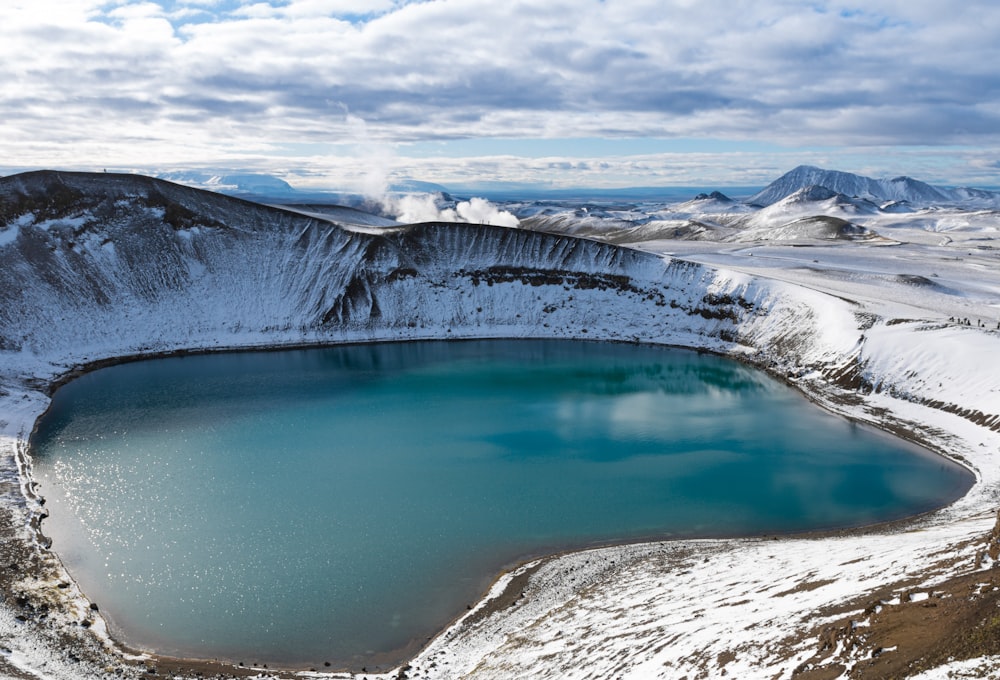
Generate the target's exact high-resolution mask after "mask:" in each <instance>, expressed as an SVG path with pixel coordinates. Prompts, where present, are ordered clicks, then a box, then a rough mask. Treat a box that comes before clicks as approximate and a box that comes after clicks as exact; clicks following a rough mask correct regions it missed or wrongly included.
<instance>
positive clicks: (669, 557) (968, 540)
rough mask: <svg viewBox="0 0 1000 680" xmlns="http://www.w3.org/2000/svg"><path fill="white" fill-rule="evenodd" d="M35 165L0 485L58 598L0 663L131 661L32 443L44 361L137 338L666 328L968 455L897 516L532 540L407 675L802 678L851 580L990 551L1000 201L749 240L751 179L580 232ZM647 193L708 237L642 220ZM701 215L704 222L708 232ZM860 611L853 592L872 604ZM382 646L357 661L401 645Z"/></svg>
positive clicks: (80, 669) (233, 344)
mask: <svg viewBox="0 0 1000 680" xmlns="http://www.w3.org/2000/svg"><path fill="white" fill-rule="evenodd" d="M7 179H8V180H10V179H12V178H7ZM20 182H21V184H20V185H19V186H13V188H11V186H10V184H8V186H7V188H6V191H7V192H8V193H7V196H8V197H10V196H15V195H16V196H22V195H35V194H37V192H50V193H51V192H52V190H53V187H54V186H56V187H62V188H63V189H65V190H66V191H67V192H68V193H69V194H70V195H71V197H70V198H67V199H66V201H65V202H66V207H65V208H62V207H61V208H58V209H57V208H50V207H44V206H42V207H39V204H38V203H37V202H30V201H21V202H20V203H19V205H25V206H28V207H29V208H31V210H25V211H24V212H20V213H18V214H16V215H10V216H8V217H7V221H6V224H5V225H4V226H2V227H0V265H2V269H0V277H3V281H2V283H3V284H4V285H3V287H2V289H0V290H2V292H0V296H2V302H3V307H2V309H0V339H2V344H0V352H2V363H0V367H2V368H0V454H2V461H0V483H2V488H0V500H2V504H3V509H4V511H5V512H9V513H10V515H11V517H12V518H13V520H12V524H13V526H14V527H15V530H16V531H15V533H16V534H17V535H16V536H14V537H13V539H11V540H12V541H14V542H19V545H21V546H22V547H23V546H28V547H29V549H30V550H32V551H34V553H33V554H34V555H35V557H34V558H33V559H36V560H39V561H41V562H43V563H44V564H45V565H46V568H47V569H48V571H46V572H45V574H46V575H45V577H44V578H35V577H33V576H29V575H25V576H24V577H23V578H15V579H14V583H15V585H16V587H17V588H18V591H19V592H25V593H29V591H30V593H35V594H36V595H38V596H39V597H46V598H49V597H51V598H53V613H52V614H51V615H49V616H46V617H42V620H41V621H39V620H38V618H37V617H36V618H31V617H25V616H24V615H23V612H19V611H17V610H16V608H14V607H0V644H2V646H3V648H2V649H0V664H4V665H0V672H3V671H8V672H10V674H11V677H36V678H51V679H52V680H55V679H57V678H81V677H95V678H96V677H106V676H108V675H112V673H111V671H108V670H107V669H108V668H119V670H120V671H121V673H123V674H125V675H128V674H129V673H131V674H132V676H133V677H140V676H141V672H140V671H138V670H136V669H137V668H138V667H137V666H134V665H133V666H128V665H127V664H125V665H122V664H116V663H115V659H125V658H127V657H123V656H121V652H118V651H115V649H114V644H113V641H111V640H110V639H109V638H108V637H107V635H106V630H105V629H104V628H103V625H102V624H101V620H100V617H99V616H94V615H93V614H92V613H91V610H89V609H88V603H87V601H86V599H85V598H84V597H83V594H82V593H79V591H78V590H77V589H76V588H75V586H73V585H72V583H70V582H69V580H68V578H67V576H66V575H65V573H64V572H62V571H61V570H60V566H59V564H58V559H57V556H56V555H55V554H54V553H52V552H51V551H49V550H47V548H46V547H45V546H44V541H43V540H40V539H39V537H38V536H37V535H36V533H35V527H36V526H37V524H38V521H39V517H40V516H42V515H43V514H44V507H43V505H41V502H40V500H39V498H38V497H37V496H36V495H35V493H34V490H33V486H32V481H31V477H30V455H29V452H28V451H27V448H26V443H27V437H28V435H29V434H30V431H31V429H32V427H33V424H34V421H35V420H36V419H37V418H38V417H39V416H40V415H41V413H42V412H43V411H44V410H45V408H46V405H47V403H48V396H47V393H48V389H49V387H50V385H51V384H52V383H53V382H54V381H56V380H58V379H60V377H61V376H63V375H65V374H66V373H67V372H69V371H72V370H74V369H76V368H78V367H81V366H86V365H90V364H93V362H98V361H103V360H109V359H113V358H115V357H122V356H134V355H149V356H153V355H157V354H163V353H168V352H172V351H177V350H202V349H212V350H214V349H220V350H222V349H236V348H242V347H261V346H294V345H303V344H322V343H330V342H347V341H373V340H399V339H411V338H435V337H452V338H457V337H502V336H507V337H568V338H587V339H598V340H615V341H628V342H647V343H655V344H668V345H675V346H681V347H689V348H694V349H704V350H709V351H713V352H718V353H721V354H725V355H728V356H732V357H735V358H738V359H741V360H744V361H747V362H748V363H751V364H753V365H756V366H759V367H762V368H764V369H766V370H768V371H769V372H771V373H772V374H773V375H776V376H779V377H781V378H783V379H785V380H787V381H788V382H789V383H791V384H793V385H795V386H797V387H798V388H799V389H801V390H802V391H803V392H804V393H805V394H806V395H808V396H809V397H810V398H812V399H813V400H814V401H816V402H817V403H818V404H819V405H821V406H823V407H825V408H828V409H830V410H832V411H834V412H837V413H840V414H843V415H845V416H848V417H851V418H854V419H857V420H859V421H861V422H865V423H870V424H873V425H876V426H879V427H883V428H887V429H890V430H892V431H894V432H896V433H900V434H904V435H908V436H910V437H912V438H914V439H917V440H919V441H921V442H922V443H924V444H925V445H927V446H929V447H930V448H932V449H934V450H936V451H938V452H940V453H942V454H944V455H948V456H950V457H952V458H954V459H955V460H958V461H960V462H962V463H963V464H965V465H966V466H968V467H969V468H970V469H971V470H972V471H973V472H974V473H975V474H976V477H977V482H976V484H975V486H974V487H973V489H972V490H971V491H970V492H969V493H968V494H967V495H966V496H965V497H964V498H962V499H960V500H959V501H957V502H956V503H954V504H952V505H951V506H949V507H948V508H944V509H942V510H940V511H937V512H934V513H931V514H929V515H926V516H923V517H920V518H916V519H914V520H912V521H910V522H906V523H903V524H900V525H893V526H892V527H883V528H876V529H873V530H871V531H866V532H851V533H847V534H845V535H831V536H822V537H780V538H776V537H761V538H756V539H736V540H699V541H677V542H662V543H652V544H637V545H628V546H620V547H613V548H601V549H595V550H592V551H585V552H577V553H571V554H567V555H561V556H556V557H553V558H550V559H544V560H540V561H537V562H535V563H530V564H527V565H523V566H521V567H520V568H519V569H517V570H515V571H513V572H511V573H509V574H504V575H502V576H501V577H500V578H499V579H498V581H497V582H496V584H495V585H494V587H493V589H492V590H491V591H490V593H487V594H486V595H485V596H484V598H483V599H482V600H481V601H480V603H479V604H478V605H477V606H476V607H475V608H473V609H472V610H471V611H469V612H468V613H467V614H466V615H465V616H464V617H463V618H462V619H460V620H458V621H457V622H456V623H455V624H453V625H452V626H451V627H450V628H449V629H447V630H446V631H443V632H442V633H441V634H440V635H439V636H438V637H437V638H435V639H434V640H432V641H430V642H429V644H428V645H427V646H426V647H425V648H424V649H423V651H422V652H420V653H419V654H418V655H417V656H416V657H415V658H414V659H413V660H411V661H410V662H409V663H408V664H407V667H406V668H405V673H406V675H407V677H421V678H456V677H475V678H512V677H539V678H541V677H553V678H607V677H634V678H646V677H663V678H674V677H684V676H687V677H718V676H721V675H727V676H729V677H741V678H758V677H759V678H775V677H782V678H787V677H792V675H793V674H794V673H795V672H796V671H797V670H801V668H802V667H803V666H804V664H808V663H810V660H811V659H813V657H814V656H815V654H816V647H817V645H816V635H811V634H810V633H811V631H818V630H819V629H820V628H821V627H822V626H823V625H824V623H828V622H830V621H833V620H835V619H838V618H841V617H843V612H841V611H839V610H838V607H841V606H842V605H843V604H844V603H848V602H853V601H863V600H864V599H865V598H868V599H870V600H872V601H878V602H884V606H897V604H895V603H897V602H898V603H903V602H904V601H914V602H920V601H922V600H923V599H924V598H925V597H928V598H929V597H933V593H934V586H935V583H937V582H938V581H940V580H941V579H943V578H946V577H948V576H951V575H953V574H954V573H955V571H956V570H965V571H976V570H982V571H987V570H990V569H993V567H994V566H995V562H994V561H993V560H992V559H990V558H989V557H988V556H984V555H983V554H982V549H981V546H980V545H979V544H978V543H977V541H979V540H980V539H981V538H982V537H984V536H985V535H986V534H988V533H989V531H990V529H991V528H992V527H993V525H994V522H995V519H996V509H997V507H998V505H1000V466H998V456H1000V364H998V363H997V362H995V361H991V360H990V359H991V358H992V357H996V356H997V352H998V350H1000V329H998V324H1000V238H998V236H1000V234H998V231H997V229H998V225H1000V219H998V216H997V214H996V213H995V212H992V211H990V210H978V209H977V210H967V209H963V208H961V207H954V206H952V207H945V208H936V207H935V208H928V209H914V210H913V211H912V212H905V213H899V212H885V211H878V210H876V211H873V212H870V213H867V214H860V213H859V214H855V215H854V216H852V218H851V219H852V224H856V225H858V226H862V227H864V228H865V229H866V230H868V232H870V234H867V235H865V237H864V238H854V236H856V233H854V232H841V231H837V232H836V233H833V234H831V232H829V231H820V232H817V231H816V230H815V226H816V225H815V223H806V224H801V225H799V226H800V227H801V229H799V228H798V227H795V228H792V229H782V230H775V231H774V232H773V233H775V234H780V235H781V238H780V239H779V240H762V239H760V238H758V239H757V240H755V241H752V242H747V241H742V240H739V239H733V238H732V236H733V234H734V233H736V232H738V231H739V230H740V229H745V228H746V227H745V226H743V227H741V226H739V224H736V223H735V220H737V219H746V218H747V215H748V214H749V215H754V214H756V215H759V214H760V212H757V211H749V212H748V211H747V210H746V209H744V208H743V207H740V208H738V209H737V208H725V206H724V210H725V212H719V213H714V212H706V213H697V212H696V211H694V209H693V208H692V207H691V206H690V205H687V206H685V207H684V208H683V214H682V213H681V212H680V211H676V210H674V208H675V207H674V206H665V205H657V206H627V207H624V208H621V209H619V208H618V207H615V208H614V209H613V210H609V211H607V215H608V216H607V217H597V218H595V217H594V216H593V214H592V213H591V211H588V215H587V216H581V217H579V218H578V223H586V228H587V232H588V235H589V236H591V238H592V239H593V238H594V237H595V236H594V235H595V233H596V234H597V235H598V236H600V237H601V238H603V239H604V240H606V241H609V242H611V241H613V242H615V243H620V244H625V245H626V246H627V247H621V246H615V245H609V244H606V243H602V242H600V241H597V240H579V239H575V238H570V237H567V236H565V235H563V234H564V233H565V232H566V231H570V229H568V228H567V225H573V224H574V220H573V218H572V216H571V215H568V214H566V213H560V212H559V210H558V208H556V209H553V210H552V211H550V213H551V214H550V215H549V217H550V218H554V217H558V218H559V219H558V220H556V219H552V220H550V222H548V225H549V226H551V225H557V226H558V228H554V229H551V231H557V232H559V233H556V234H548V233H542V231H544V230H545V226H546V225H545V224H537V223H536V224H535V226H534V227H533V228H538V229H539V231H531V230H529V229H527V228H524V227H525V225H526V223H527V222H528V220H525V219H522V228H521V229H509V228H501V227H486V226H483V225H462V224H427V225H418V226H413V227H407V228H402V229H401V228H398V227H396V226H391V227H387V231H386V232H385V233H380V232H379V231H378V225H379V221H378V220H369V219H364V220H360V221H362V222H365V223H364V224H357V225H351V224H349V223H346V224H341V223H338V222H337V221H336V220H335V219H333V218H324V216H323V215H322V214H321V213H319V212H318V211H312V212H311V214H310V215H301V214H298V215H296V214H292V213H288V212H283V211H280V210H276V209H270V208H267V209H265V208H263V207H259V206H252V205H249V204H244V203H242V202H235V201H232V200H231V199H226V200H223V199H222V197H218V198H216V197H211V196H206V195H203V194H201V193H198V192H191V191H185V190H180V189H176V190H175V189H173V188H171V187H169V186H162V185H160V184H155V183H154V184H148V185H147V184H144V183H142V182H136V181H135V180H134V179H131V178H120V179H119V178H112V179H109V178H107V177H100V176H96V177H74V176H65V175H61V176H56V177H55V178H54V179H53V178H52V177H44V178H38V177H32V178H27V179H22V180H20ZM53 182H54V183H55V184H53ZM95 195H99V196H100V200H96V201H95V200H90V199H88V198H87V197H88V196H91V197H92V196H95ZM81 197H83V198H81ZM177 205H180V206H183V207H184V210H186V211H187V212H184V211H179V210H178V209H177V208H176V207H171V206H177ZM713 206H714V208H718V201H714V203H713ZM509 209H510V210H511V212H513V213H514V214H517V211H518V207H517V206H510V207H509ZM524 209H525V208H524V207H523V206H522V210H524ZM816 210H817V206H816V205H808V206H805V207H803V209H802V212H801V213H799V212H796V213H795V214H792V215H788V214H785V215H784V216H783V217H781V218H780V220H781V222H780V224H777V223H776V224H775V226H787V225H788V224H789V223H790V222H794V221H795V220H797V219H799V218H800V217H801V216H802V215H807V216H808V215H815V214H816V212H815V211H816ZM819 210H820V214H823V209H822V208H820V209H819ZM171 211H172V212H171ZM779 212H780V211H772V212H771V214H774V215H776V214H778V213H779ZM827 212H829V210H827ZM57 213H58V214H57ZM178 214H180V218H178V217H177V215H178ZM345 214H346V213H336V216H337V217H339V218H340V219H341V220H342V221H344V218H345ZM573 214H574V215H576V214H578V211H577V209H575V208H574V209H573ZM636 214H640V215H642V221H643V223H642V224H640V225H637V224H636V221H635V219H634V217H635V215H636ZM623 215H625V216H626V217H627V219H622V216H623ZM774 219H775V220H779V218H777V217H776V218H774ZM652 221H655V222H656V223H657V224H658V225H659V226H658V228H659V229H661V230H662V229H667V228H669V229H671V230H674V233H683V234H689V235H697V238H671V239H662V238H647V236H655V235H656V231H655V230H653V231H649V230H646V231H644V232H639V233H636V232H635V231H634V230H635V229H636V227H637V226H649V224H650V223H651V222H652ZM692 222H695V223H697V228H692ZM705 225H707V227H708V230H709V232H711V234H712V235H713V236H715V238H714V239H711V240H706V239H704V238H702V237H703V236H704V235H705V233H706V232H705V230H704V229H702V228H701V227H703V226H705ZM528 226H530V225H528ZM577 226H579V224H577ZM764 226H766V225H764ZM345 227H346V228H345ZM753 228H754V229H762V222H758V223H757V224H755V225H753ZM797 229H798V231H796V230H797ZM678 230H679V231H678ZM764 233H766V230H764ZM872 234H873V235H872ZM630 235H631V236H632V237H633V238H630ZM636 236H638V238H634V237H636ZM966 320H968V321H966ZM62 584H68V585H65V586H63V587H62V588H59V587H58V586H59V585H62ZM899 584H905V586H904V585H899ZM511 587H516V588H518V589H519V591H518V593H517V594H516V597H514V598H510V597H509V595H510V588H511ZM504 593H506V594H507V596H508V597H507V599H506V600H504V606H498V605H497V604H496V603H497V602H498V601H500V600H501V599H503V594H504ZM57 610H58V611H59V612H62V613H61V614H59V615H57V614H56V613H55V612H56V611H57ZM868 617H870V613H868V612H866V610H865V607H863V606H859V607H858V610H857V612H856V613H855V615H854V618H855V620H856V621H855V622H856V624H857V625H858V626H859V627H863V626H864V625H865V624H866V621H867V619H868ZM26 618H27V620H24V619H26ZM83 620H86V621H87V622H88V627H86V628H84V627H81V626H80V625H78V624H79V622H80V621H83ZM65 635H69V636H71V637H72V638H73V639H74V640H75V641H76V642H75V643H74V644H80V645H88V644H89V645H91V646H92V647H94V648H102V649H103V648H104V647H105V646H107V650H106V651H102V652H101V654H105V655H106V656H104V657H101V658H102V659H105V660H104V661H102V662H101V663H97V664H95V663H90V665H88V664H87V663H84V662H81V661H78V660H73V659H71V658H68V656H67V653H66V648H65V647H63V646H62V645H64V644H65V638H64V637H60V636H65ZM832 653H833V655H834V656H836V657H837V658H839V659H840V661H841V663H842V666H843V668H844V673H845V674H846V673H847V672H848V671H850V669H851V664H853V663H860V662H862V661H864V660H865V659H862V658H860V656H857V655H860V654H861V653H862V652H861V650H852V649H850V648H847V647H846V646H845V647H843V648H838V649H836V650H834V651H833V652H832ZM885 653H886V654H891V653H892V651H886V652H885ZM852 655H855V656H852ZM102 664H104V665H102ZM976 664H977V665H973V664H969V663H968V662H955V663H954V665H953V667H952V668H951V670H949V668H948V667H945V668H942V669H938V670H937V671H934V672H933V673H930V674H925V675H924V676H921V677H927V678H931V677H947V676H946V675H945V674H946V673H947V672H951V671H954V672H955V673H956V674H957V673H959V672H964V671H963V669H964V668H966V667H968V668H973V667H974V668H976V669H978V670H977V671H976V672H978V673H980V674H981V675H982V674H983V673H1000V662H998V660H997V659H995V658H983V659H980V660H978V661H977V662H976ZM371 670H372V671H377V673H365V674H363V675H367V676H368V677H376V676H381V677H387V678H388V677H397V676H398V675H399V674H400V672H401V670H402V669H399V668H379V669H374V668H373V669H371ZM259 672H260V674H261V675H264V676H266V675H268V671H265V670H264V669H259ZM15 673H17V674H18V675H15ZM935 673H936V674H935ZM300 675H302V676H304V677H316V676H322V675H324V674H322V673H319V672H315V673H314V672H308V671H303V672H302V673H300ZM326 675H336V674H326ZM958 677H961V676H958Z"/></svg>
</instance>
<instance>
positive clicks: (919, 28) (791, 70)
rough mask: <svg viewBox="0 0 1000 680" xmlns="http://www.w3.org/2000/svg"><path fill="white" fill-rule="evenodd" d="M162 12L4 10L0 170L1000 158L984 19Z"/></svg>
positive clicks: (927, 14)
mask: <svg viewBox="0 0 1000 680" xmlns="http://www.w3.org/2000/svg"><path fill="white" fill-rule="evenodd" d="M178 5H180V9H178ZM164 6H165V5H164V3H156V2H129V1H127V0H121V1H119V2H112V3H108V2H100V1H97V0H92V1H87V0H61V1H59V2H56V1H55V0H36V1H33V2H17V0H15V1H14V2H12V3H11V2H8V3H3V5H2V6H0V131H2V133H3V136H2V138H0V156H2V157H3V158H5V159H7V162H9V163H12V164H16V165H18V166H31V165H61V166H65V165H70V164H79V163H81V162H84V161H83V159H81V158H80V154H82V153H84V152H87V153H93V154H95V158H94V161H95V164H98V165H112V164H140V163H161V164H162V163H167V162H173V161H175V160H176V159H177V158H178V157H187V159H188V162H189V163H192V164H193V163H200V162H205V163H208V162H212V163H217V162H218V161H219V160H220V159H233V158H237V159H238V158H244V159H248V162H257V161H260V162H264V161H266V159H267V154H268V149H269V148H278V147H281V146H288V145H292V144H300V145H310V144H316V145H319V144H331V143H349V144H355V145H356V146H357V151H358V152H359V154H362V155H365V154H369V153H370V151H371V149H372V148H375V147H376V145H381V146H380V147H378V148H380V149H382V150H383V151H378V150H377V151H376V155H377V154H381V155H383V156H384V155H390V154H386V153H384V149H387V148H388V149H392V148H393V147H394V146H395V145H397V144H400V143H405V142H411V141H416V140H424V139H435V138H462V137H478V136H487V137H516V138H530V137H579V138H585V137H620V136H629V137H668V138H669V137H694V138H712V139H738V140H747V139H750V140H762V141H768V142H772V143H780V144H785V145H788V146H789V147H796V146H828V147H844V148H847V147H851V146H870V145H875V146H879V147H885V146H893V145H897V144H906V145H915V144H917V145H937V144H942V145H945V144H965V145H969V146H973V147H976V148H980V149H982V148H992V149H996V148H997V147H998V146H1000V72H998V71H997V69H996V67H995V64H997V63H1000V42H998V41H997V40H996V39H995V36H996V35H997V34H998V33H1000V6H998V5H996V3H994V2H984V1H970V2H965V3H961V4H960V5H957V6H945V4H943V3H925V2H920V3H915V2H909V1H904V0H870V1H869V2H866V3H865V4H864V8H863V11H862V10H859V8H858V7H857V6H854V5H849V4H847V3H844V2H839V1H834V0H826V1H820V2H815V3H802V2H799V1H798V0H768V1H765V2H760V1H754V2H751V1H750V0H732V1H731V2H726V3H696V2H681V1H680V0H673V1H670V2H663V1H656V2H653V1H651V0H650V1H647V0H618V1H611V0H609V1H608V2H586V3H581V2H569V1H568V0H553V1H552V2H546V3H530V2H526V1H520V0H515V1H512V2H507V3H491V2H487V1H486V0H433V1H429V2H413V3H403V2H398V1H397V2H393V1H391V0H376V1H373V2H367V1H366V2H361V1H360V0H293V1H292V2H287V3H285V2H274V3H271V2H257V3H245V4H241V5H239V7H238V8H237V9H234V10H226V9H225V8H226V7H231V6H232V5H231V4H230V3H220V2H214V1H212V0H186V1H185V2H181V3H169V6H168V7H169V9H164ZM213 13H214V14H213ZM206 19H208V20H206ZM186 22H189V23H186ZM348 111H349V112H350V115H348V113H347V112H348ZM358 120H362V121H364V123H365V128H366V130H365V136H366V141H365V143H364V144H358V142H357V127H358V125H357V121H358ZM181 152H183V153H181ZM185 155H186V156H185ZM319 155H322V154H307V156H309V157H304V158H303V159H302V164H303V165H309V164H310V163H312V162H313V161H314V160H315V158H314V157H316V156H319ZM994 155H996V154H994ZM565 160H566V162H567V163H569V165H568V166H566V167H565V168H560V167H552V168H549V170H550V171H551V172H557V171H558V172H560V173H564V174H563V177H570V176H573V177H582V178H587V177H593V175H592V174H589V175H588V173H593V172H594V170H593V168H597V163H598V162H600V161H601V159H596V158H593V157H581V158H572V159H565ZM595 161H596V162H595ZM580 162H586V163H589V164H590V167H589V168H588V167H577V164H578V163H580ZM612 164H614V165H615V166H616V168H617V169H618V170H620V171H621V172H622V173H624V172H626V168H625V167H624V164H619V163H618V162H617V161H612ZM452 165H455V164H452ZM528 165H530V163H527V164H526V163H522V164H521V169H520V170H518V171H517V172H516V173H515V171H514V170H512V168H515V167H517V162H514V161H510V162H508V161H504V162H502V163H499V164H498V167H501V166H502V168H504V169H503V170H501V171H502V172H506V173H511V174H524V172H525V168H526V167H527V166H528ZM635 170H637V171H638V170H641V168H636V169H635ZM642 171H644V172H645V170H642ZM355 174H361V175H362V176H363V174H364V169H363V168H361V169H357V170H355ZM650 177H651V178H652V179H655V178H656V176H655V175H653V176H650Z"/></svg>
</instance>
